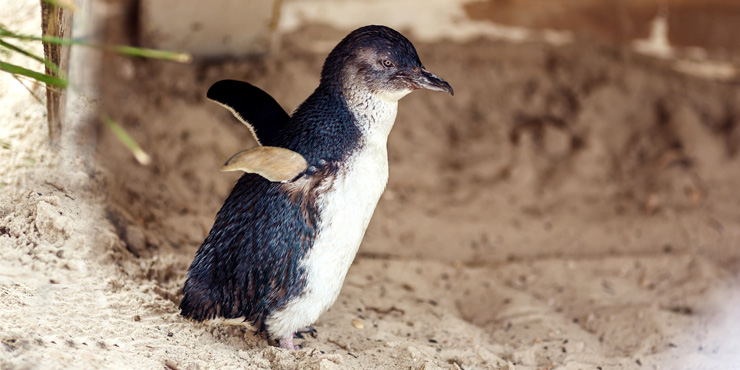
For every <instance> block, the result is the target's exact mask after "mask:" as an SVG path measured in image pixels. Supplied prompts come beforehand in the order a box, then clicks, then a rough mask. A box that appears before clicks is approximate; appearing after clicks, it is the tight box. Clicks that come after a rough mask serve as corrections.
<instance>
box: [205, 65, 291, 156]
mask: <svg viewBox="0 0 740 370" xmlns="http://www.w3.org/2000/svg"><path fill="white" fill-rule="evenodd" d="M206 97H207V98H208V99H210V100H213V101H214V102H216V103H218V104H220V105H221V106H223V107H224V108H226V109H228V110H230V111H231V113H232V114H233V115H234V117H236V118H237V119H238V120H239V121H241V122H242V123H243V124H245V125H246V126H247V127H249V129H250V130H251V131H252V134H253V135H254V138H255V139H257V142H259V143H260V145H272V144H273V143H274V139H275V137H276V136H277V133H278V131H279V130H280V129H281V128H283V127H284V126H285V125H287V124H288V121H289V120H290V115H288V113H286V112H285V110H284V109H283V107H281V106H280V104H278V102H277V101H275V99H274V98H273V97H272V96H270V94H268V93H266V92H265V91H263V90H262V89H260V88H259V87H256V86H254V85H252V84H250V83H247V82H243V81H236V80H221V81H218V82H216V83H214V84H213V85H211V87H210V88H209V89H208V92H207V93H206Z"/></svg>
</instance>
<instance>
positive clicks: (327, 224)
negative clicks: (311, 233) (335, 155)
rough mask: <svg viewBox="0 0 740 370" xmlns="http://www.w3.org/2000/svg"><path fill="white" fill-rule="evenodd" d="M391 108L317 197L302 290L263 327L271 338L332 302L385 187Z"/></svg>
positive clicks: (310, 320)
mask: <svg viewBox="0 0 740 370" xmlns="http://www.w3.org/2000/svg"><path fill="white" fill-rule="evenodd" d="M395 107H396V105H395V104H393V105H392V106H390V107H389V109H388V110H387V111H385V112H383V111H381V112H383V113H386V114H383V116H381V117H375V118H376V122H375V123H376V125H375V126H374V128H375V129H376V130H373V131H370V132H366V134H365V136H364V138H363V139H364V141H363V144H362V145H361V146H360V147H359V149H358V150H356V151H355V152H353V153H352V154H351V155H350V156H349V158H348V159H347V160H346V161H345V162H344V163H343V164H341V165H340V168H339V171H338V173H337V175H336V177H335V179H334V181H333V183H332V185H331V187H330V188H329V190H328V191H326V192H325V193H324V194H322V195H320V196H319V197H318V198H317V205H318V210H319V214H320V215H321V216H320V221H319V224H318V227H317V235H316V239H315V241H314V243H313V246H312V247H311V249H310V250H309V251H308V253H307V254H306V256H305V257H304V258H303V260H302V261H301V262H300V263H301V266H302V267H303V268H304V269H305V279H306V286H305V289H304V291H303V293H302V294H301V295H300V296H299V297H297V298H296V299H294V300H292V301H291V302H289V303H288V304H287V305H286V306H285V308H284V309H282V310H280V311H278V312H275V313H274V314H272V315H270V317H268V319H267V321H266V324H267V325H268V327H269V331H270V333H271V334H273V335H275V336H276V337H278V338H282V337H285V336H288V335H292V334H293V333H294V332H295V331H296V330H297V329H299V328H302V327H305V326H307V325H310V324H312V323H313V322H315V321H316V320H317V319H318V318H319V316H320V315H321V314H322V313H323V312H324V311H326V310H327V309H328V308H329V307H330V306H331V305H332V304H333V303H334V301H335V300H336V299H337V296H338V295H339V291H340V290H341V288H342V284H343V283H344V278H345V276H346V275H347V271H348V270H349V267H350V265H351V264H352V261H353V260H354V258H355V255H356V254H357V250H358V249H359V247H360V243H361V242H362V238H363V237H364V235H365V230H366V229H367V226H368V224H369V223H370V219H371V218H372V215H373V212H374V211H375V206H376V205H377V204H378V200H379V199H380V196H381V195H382V193H383V190H384V189H385V185H386V183H387V182H388V151H387V138H388V133H389V132H390V128H391V127H392V125H393V121H395V116H396V110H395ZM377 118H382V119H377Z"/></svg>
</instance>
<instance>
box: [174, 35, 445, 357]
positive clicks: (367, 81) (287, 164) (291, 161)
mask: <svg viewBox="0 0 740 370" xmlns="http://www.w3.org/2000/svg"><path fill="white" fill-rule="evenodd" d="M417 89H427V90H432V91H439V92H447V93H450V94H451V95H452V94H454V92H453V90H452V87H451V86H450V84H449V83H447V82H446V81H444V80H443V79H441V78H440V77H437V76H435V75H434V74H432V73H430V72H429V71H427V70H426V68H424V65H423V64H422V63H421V61H420V60H419V56H418V55H417V52H416V49H415V48H414V46H413V45H412V43H411V42H410V41H409V40H408V39H407V38H406V37H404V36H403V35H401V34H400V33H399V32H397V31H395V30H393V29H391V28H389V27H385V26H378V25H371V26H365V27H361V28H358V29H356V30H354V31H352V32H351V33H350V34H348V35H347V36H346V37H345V38H344V39H342V40H341V41H340V42H339V43H338V44H337V45H336V47H334V49H333V50H332V51H331V52H330V53H329V55H328V57H327V58H326V60H325V62H324V65H323V68H322V70H321V79H320V83H319V86H318V87H317V88H316V90H315V91H314V92H313V93H312V94H311V95H310V96H309V97H308V98H307V99H306V100H305V101H304V102H303V103H301V104H300V105H299V106H298V108H297V109H296V110H295V112H294V113H293V114H292V115H288V114H287V113H286V112H285V111H284V110H283V108H282V107H281V106H280V105H279V104H278V103H277V102H276V101H275V100H274V99H273V98H272V97H271V96H270V95H269V94H268V93H266V92H264V91H262V90H261V89H259V88H258V87H255V86H253V85H251V84H249V83H246V82H240V81H233V80H224V81H219V82H217V83H215V84H214V85H213V86H212V87H211V88H210V89H209V91H208V92H207V97H208V98H210V99H211V100H214V101H215V102H217V103H218V104H221V105H223V106H224V107H226V108H227V109H229V110H230V111H231V112H232V113H233V114H234V115H235V116H236V117H237V118H238V119H240V120H241V121H242V122H243V123H245V124H246V125H247V126H248V127H249V128H250V129H251V131H252V133H253V134H254V136H255V138H256V140H257V141H258V142H259V144H260V146H258V147H256V148H253V149H249V150H246V151H243V152H240V153H237V154H236V155H234V156H233V157H232V158H230V159H229V160H228V161H227V162H226V164H225V165H224V167H223V168H222V170H224V171H243V172H245V173H244V174H243V175H242V177H241V178H240V179H239V180H238V182H237V183H236V185H235V186H234V188H233V190H232V192H231V194H230V195H229V196H228V197H227V199H226V200H225V202H224V205H223V206H222V208H221V210H220V211H219V212H218V214H217V215H216V220H215V222H214V224H213V227H212V228H211V230H210V232H209V233H208V236H207V237H206V239H205V240H204V241H203V244H202V245H201V246H200V248H199V249H198V251H197V252H196V255H195V258H194V260H193V262H192V264H191V265H190V268H189V269H188V272H187V277H186V281H185V284H184V287H183V297H182V300H181V303H180V314H181V315H182V316H184V317H186V318H189V319H193V320H197V321H205V320H214V319H239V320H242V321H243V322H244V323H245V324H248V325H249V326H251V327H253V328H254V329H255V331H256V333H262V332H266V333H267V336H268V338H271V339H274V340H276V342H277V344H278V345H279V347H281V348H286V349H297V348H299V347H298V346H295V345H294V343H293V338H294V335H296V333H299V332H301V331H302V330H303V329H304V328H306V327H308V326H310V325H311V324H313V323H314V322H315V321H316V320H317V319H318V318H319V316H320V315H321V314H322V313H323V312H325V311H326V310H327V309H328V308H329V307H330V306H331V305H332V304H333V303H334V301H335V300H336V299H337V296H338V295H339V291H340V290H341V287H342V284H343V282H344V278H345V276H346V274H347V271H348V270H349V267H350V265H351V264H352V261H353V260H354V257H355V254H356V253H357V250H358V248H359V246H360V242H361V241H362V239H363V237H364V235H365V230H366V229H367V226H368V223H369V222H370V218H371V217H372V215H373V212H374V210H375V206H376V205H377V203H378V200H379V199H380V196H381V194H382V193H383V191H384V189H385V186H386V183H387V181H388V154H387V140H388V135H389V133H390V131H391V128H392V127H393V124H394V122H395V119H396V113H397V109H398V101H399V100H400V99H401V98H403V97H404V96H406V95H407V94H409V93H410V92H412V91H413V90H417Z"/></svg>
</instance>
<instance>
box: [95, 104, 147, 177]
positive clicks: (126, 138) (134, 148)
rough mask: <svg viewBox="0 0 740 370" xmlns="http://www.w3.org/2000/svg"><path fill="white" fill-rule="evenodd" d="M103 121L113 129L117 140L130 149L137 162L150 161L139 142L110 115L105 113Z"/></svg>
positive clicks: (144, 163) (145, 163) (144, 162)
mask: <svg viewBox="0 0 740 370" xmlns="http://www.w3.org/2000/svg"><path fill="white" fill-rule="evenodd" d="M103 122H105V124H106V125H107V126H108V128H110V130H111V131H113V134H114V135H116V137H117V138H118V140H120V141H121V143H123V145H125V146H126V148H128V149H129V150H130V151H131V153H132V154H133V155H134V158H136V160H137V161H139V163H141V164H142V165H144V166H146V165H148V164H149V163H152V158H151V157H149V155H148V154H146V152H144V150H143V149H141V147H140V146H139V144H137V143H136V141H135V140H134V138H132V137H131V136H130V135H129V134H128V133H127V132H126V130H124V129H123V127H121V126H120V125H119V124H118V123H116V121H114V120H112V119H111V118H110V117H108V116H107V115H106V116H103Z"/></svg>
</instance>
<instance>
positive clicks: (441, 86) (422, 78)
mask: <svg viewBox="0 0 740 370" xmlns="http://www.w3.org/2000/svg"><path fill="white" fill-rule="evenodd" d="M410 80H411V83H412V84H413V85H414V87H416V88H417V89H427V90H432V91H440V92H448V93H450V95H455V93H454V91H452V86H450V84H448V83H447V81H445V80H443V79H441V78H439V77H437V76H435V75H434V74H432V73H431V72H429V71H427V70H426V69H425V68H420V69H419V70H418V71H417V72H416V73H414V74H413V75H412V77H411V78H410Z"/></svg>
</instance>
